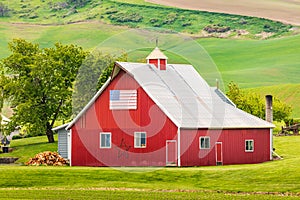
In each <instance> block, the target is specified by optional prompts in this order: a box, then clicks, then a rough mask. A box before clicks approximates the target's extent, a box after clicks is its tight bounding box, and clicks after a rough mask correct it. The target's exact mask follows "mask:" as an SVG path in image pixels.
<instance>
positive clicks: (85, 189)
mask: <svg viewBox="0 0 300 200" xmlns="http://www.w3.org/2000/svg"><path fill="white" fill-rule="evenodd" d="M45 139H46V137H45V136H44V137H36V138H26V139H21V140H15V141H12V147H14V148H15V151H16V152H17V151H22V152H23V153H20V154H19V155H22V157H23V158H29V157H31V156H32V155H34V154H35V153H39V152H40V151H44V150H54V144H46V143H45ZM299 143H300V137H298V136H290V137H275V138H274V147H275V148H276V152H277V153H278V154H279V155H281V156H282V157H283V160H279V161H271V162H266V163H262V164H252V165H230V166H212V167H192V168H172V167H171V168H141V167H137V168H133V167H128V168H127V167H125V168H124V167H123V168H101V167H43V166H41V167H28V166H20V165H10V166H9V167H7V165H4V166H0V178H1V182H0V191H2V196H1V197H3V198H5V199H24V198H26V199H199V198H201V199H279V198H280V199H282V198H283V196H286V198H288V199H294V198H297V197H299V195H300V183H299V179H300V173H299V172H300V158H299V155H300V150H299V148H298V146H299ZM33 149H34V151H33ZM12 154H13V153H11V154H6V156H9V155H12ZM0 155H1V156H3V154H0ZM15 156H16V155H15ZM23 160H24V159H23ZM16 177H17V178H16ZM4 193H5V196H3V195H4ZM1 197H0V198H1Z"/></svg>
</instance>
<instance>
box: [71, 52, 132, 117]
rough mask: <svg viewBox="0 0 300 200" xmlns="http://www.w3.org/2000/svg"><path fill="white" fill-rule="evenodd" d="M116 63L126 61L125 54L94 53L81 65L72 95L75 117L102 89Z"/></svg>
mask: <svg viewBox="0 0 300 200" xmlns="http://www.w3.org/2000/svg"><path fill="white" fill-rule="evenodd" d="M116 61H127V54H126V53H123V54H121V55H120V56H114V55H111V54H105V53H102V52H100V51H94V52H93V53H91V54H89V55H88V56H87V57H86V59H85V61H84V63H83V64H82V66H81V68H80V70H79V72H78V76H77V78H76V82H75V87H74V94H73V114H74V115H77V114H78V113H79V112H80V111H81V110H82V108H83V107H84V106H85V105H86V104H87V103H88V102H89V101H90V100H91V98H92V97H93V96H94V95H95V94H96V92H97V91H98V90H99V89H100V88H101V87H102V85H103V84H104V83H105V82H106V80H107V79H108V78H109V76H110V75H111V73H112V69H113V67H114V65H115V62H116Z"/></svg>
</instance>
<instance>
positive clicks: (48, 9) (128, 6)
mask: <svg viewBox="0 0 300 200" xmlns="http://www.w3.org/2000/svg"><path fill="white" fill-rule="evenodd" d="M67 2H70V1H67V0H66V1H51V2H47V1H38V0H34V1H21V2H19V1H17V0H4V1H2V4H3V5H4V6H6V7H7V13H6V14H5V15H4V14H3V15H4V16H3V17H0V21H2V22H10V23H11V22H18V23H19V22H23V23H35V24H48V25H49V24H51V25H59V24H70V23H76V22H83V21H91V20H92V21H101V22H104V23H106V24H114V25H122V26H124V25H125V26H128V27H134V28H149V27H151V28H164V29H169V30H173V31H176V32H183V33H187V34H192V35H196V36H205V37H207V36H215V37H237V36H238V37H246V38H265V37H277V36H280V35H282V34H287V33H288V32H291V30H290V29H291V28H292V26H291V25H287V24H283V23H280V22H275V21H271V20H267V19H262V18H256V17H245V16H239V15H230V14H222V13H209V12H202V11H192V10H184V9H178V8H171V7H162V6H157V5H152V4H143V5H140V4H135V3H134V2H130V3H126V2H125V3H124V2H121V1H113V0H107V1H103V0H102V1H98V0H90V1H82V2H87V3H86V4H84V3H83V4H80V5H78V4H74V3H73V4H72V3H67ZM0 16H1V15H0Z"/></svg>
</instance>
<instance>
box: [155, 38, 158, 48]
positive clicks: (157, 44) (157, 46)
mask: <svg viewBox="0 0 300 200" xmlns="http://www.w3.org/2000/svg"><path fill="white" fill-rule="evenodd" d="M155 42H156V47H158V37H157V38H156V41H155Z"/></svg>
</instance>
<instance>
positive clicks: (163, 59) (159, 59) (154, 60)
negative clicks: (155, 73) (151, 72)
mask: <svg viewBox="0 0 300 200" xmlns="http://www.w3.org/2000/svg"><path fill="white" fill-rule="evenodd" d="M146 59H147V64H154V65H155V66H156V68H158V69H160V70H166V66H167V60H168V57H167V56H166V55H165V54H164V53H163V52H161V50H160V49H159V48H158V47H155V49H154V50H153V51H152V52H151V53H150V54H149V55H148V56H147V58H146Z"/></svg>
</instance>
